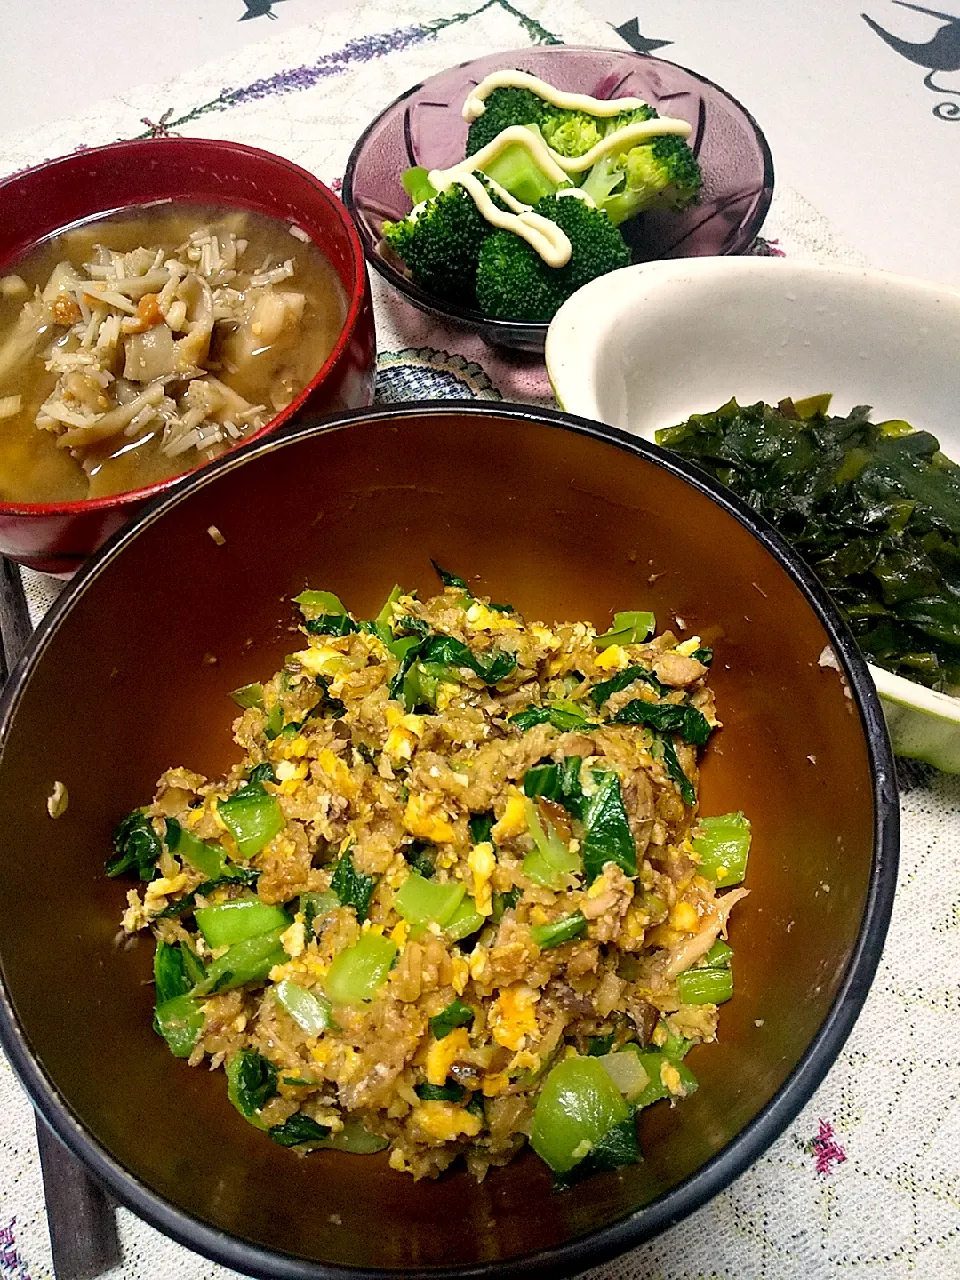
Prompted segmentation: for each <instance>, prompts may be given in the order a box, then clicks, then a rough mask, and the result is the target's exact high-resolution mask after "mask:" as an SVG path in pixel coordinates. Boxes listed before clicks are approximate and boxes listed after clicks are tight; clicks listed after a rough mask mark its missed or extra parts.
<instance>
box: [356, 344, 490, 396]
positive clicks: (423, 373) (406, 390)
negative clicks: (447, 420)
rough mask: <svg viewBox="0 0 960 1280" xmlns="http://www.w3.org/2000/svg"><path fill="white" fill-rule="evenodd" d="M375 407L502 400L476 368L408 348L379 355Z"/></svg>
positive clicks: (426, 350)
mask: <svg viewBox="0 0 960 1280" xmlns="http://www.w3.org/2000/svg"><path fill="white" fill-rule="evenodd" d="M375 399H376V403H377V404H398V403H402V402H404V401H407V400H471V399H478V400H502V399H503V396H502V395H501V394H500V392H499V391H498V390H497V388H496V387H495V386H494V385H493V383H492V382H491V381H490V379H489V377H488V376H487V375H486V373H485V372H484V371H483V369H481V368H480V366H479V365H478V364H473V363H472V362H471V361H468V360H465V359H464V358H463V356H461V355H456V354H451V353H450V352H449V351H435V350H434V349H433V348H432V347H419V348H413V347H408V348H406V349H405V350H404V351H381V352H380V355H379V357H378V359H377V386H376V397H375Z"/></svg>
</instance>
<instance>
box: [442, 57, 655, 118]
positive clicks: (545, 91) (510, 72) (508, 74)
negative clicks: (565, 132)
mask: <svg viewBox="0 0 960 1280" xmlns="http://www.w3.org/2000/svg"><path fill="white" fill-rule="evenodd" d="M494 89H529V90H530V91H531V92H532V93H535V94H536V95H537V97H538V98H542V99H543V100H544V102H549V103H550V105H551V106H552V107H561V108H563V109H564V110H566V111H586V112H588V113H589V114H590V115H592V116H604V117H606V116H616V115H619V114H620V112H621V111H638V110H639V109H640V108H641V107H648V106H649V105H650V104H649V103H648V102H644V100H643V98H591V97H590V96H589V94H586V93H565V92H564V91H563V90H562V89H555V88H554V86H553V85H552V84H548V83H547V82H546V80H541V79H540V77H539V76H533V75H531V74H530V72H529V71H517V70H516V69H515V68H510V67H505V68H504V69H503V70H502V71H492V72H491V73H490V75H488V76H486V77H485V78H484V79H483V80H481V81H480V83H479V84H478V85H477V87H476V88H475V89H471V90H470V92H469V93H468V94H467V97H466V101H465V102H464V104H463V118H464V120H476V119H477V117H478V116H482V115H483V113H484V111H485V110H486V105H485V99H486V98H488V97H489V96H490V94H491V93H493V91H494Z"/></svg>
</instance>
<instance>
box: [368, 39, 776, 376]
mask: <svg viewBox="0 0 960 1280" xmlns="http://www.w3.org/2000/svg"><path fill="white" fill-rule="evenodd" d="M501 67H517V68H519V69H520V70H521V71H529V72H532V73H533V74H534V75H537V76H540V77H541V78H542V79H544V80H547V81H549V82H550V83H551V84H555V85H556V86H557V87H559V88H562V89H567V90H571V91H574V92H579V93H589V94H592V95H593V96H594V97H597V98H623V97H636V98H643V99H645V100H646V101H647V102H649V103H651V105H653V106H655V107H656V108H657V109H658V110H659V111H660V113H661V115H669V116H675V117H677V118H679V119H681V120H686V121H688V122H689V124H690V125H691V126H692V127H693V134H692V135H691V138H690V145H691V146H692V147H693V150H694V153H695V154H696V156H697V159H698V161H699V163H700V168H701V170H702V172H703V191H702V193H701V197H700V200H699V202H698V203H697V204H696V205H694V206H693V207H692V208H690V209H687V210H686V211H684V212H683V213H646V214H643V215H642V216H641V217H639V218H633V219H630V220H629V221H628V222H626V223H624V224H623V226H622V227H621V230H622V231H623V233H624V238H625V239H626V241H627V243H628V244H629V246H630V251H631V255H632V260H633V262H635V263H637V262H651V261H653V260H654V259H659V258H696V257H716V256H718V255H721V254H730V253H744V252H745V251H746V250H747V249H748V248H749V247H750V245H751V244H752V243H753V240H754V237H755V236H756V234H757V232H758V231H759V230H760V227H761V226H762V224H763V220H764V218H765V217H766V215H767V210H768V209H769V207H770V198H771V196H772V195H773V161H772V159H771V156H770V148H769V147H768V146H767V142H766V139H765V138H764V136H763V134H762V133H761V132H760V129H759V128H758V127H757V124H756V121H755V120H754V119H753V117H752V116H751V115H750V114H749V113H748V112H747V111H746V110H745V109H744V108H743V107H742V106H741V105H740V103H739V102H737V101H736V100H735V99H734V98H731V97H730V95H729V94H728V93H725V92H724V90H723V89H720V88H719V87H718V86H717V85H715V84H711V82H710V81H709V80H705V79H704V78H703V76H698V75H695V74H694V73H693V72H692V71H687V70H686V68H685V67H678V66H675V65H674V64H673V63H672V62H664V61H663V60H662V59H660V58H651V57H649V56H647V55H644V54H638V53H628V52H624V51H623V50H619V49H617V50H614V49H593V48H576V47H573V46H569V45H562V46H549V47H547V48H534V49H516V50H514V51H513V52H506V53H495V54H490V55H489V56H488V57H485V58H477V59H475V60H474V61H472V62H464V63H462V64H461V65H460V66H458V67H451V68H450V69H449V70H447V71H442V72H440V74H439V75H435V76H431V78H430V79H429V80H425V81H424V82H423V84H418V85H414V87H413V88H412V89H408V90H407V92H406V93H404V94H402V95H401V96H400V97H399V98H397V100H396V101H395V102H393V103H391V105H390V106H389V107H387V108H386V110H384V111H382V112H381V113H380V115H379V116H377V118H376V120H374V121H373V123H372V124H371V125H370V126H369V128H368V129H367V130H366V131H365V132H364V134H363V135H362V137H361V138H360V139H359V140H358V142H357V144H356V146H355V147H354V148H353V151H352V152H351V155H350V159H349V161H348V163H347V171H346V174H345V176H344V180H343V199H344V202H345V203H346V205H347V207H348V209H349V210H350V212H351V213H352V214H353V217H354V220H355V221H356V224H357V228H358V230H359V232H360V239H361V241H362V243H363V248H364V252H365V253H366V255H367V260H368V261H369V262H370V264H371V266H373V267H374V268H375V269H376V270H377V271H379V273H380V274H381V275H382V276H383V277H384V279H385V280H387V281H388V282H389V283H390V284H392V285H393V286H394V287H395V288H397V289H399V290H400V292H401V293H402V294H403V296H404V297H405V298H407V299H408V300H409V301H410V302H412V303H413V304H414V306H416V307H419V308H420V309H421V310H422V311H426V312H428V313H430V314H431V315H434V316H436V317H437V318H438V319H440V320H442V321H444V322H445V323H450V322H453V323H455V324H460V325H463V326H466V327H467V328H469V329H471V330H473V331H475V332H478V333H479V334H480V335H481V336H482V337H483V338H484V339H486V341H487V342H490V343H492V344H494V345H495V346H503V347H514V348H516V349H519V350H522V351H538V352H542V351H543V344H544V341H545V339H546V334H547V327H548V326H547V325H546V324H519V323H515V322H512V321H509V320H491V319H489V318H488V317H486V316H484V315H482V314H481V313H480V312H479V311H474V310H471V309H469V308H467V307H458V306H455V305H453V304H451V303H448V302H444V301H442V300H441V299H438V298H435V297H433V296H432V295H431V294H429V293H427V292H426V291H425V290H423V289H421V288H420V287H419V286H418V285H416V284H414V282H413V281H412V280H410V279H409V278H408V277H407V276H406V275H405V274H404V273H403V271H402V270H401V269H400V267H399V266H398V265H397V264H396V261H395V260H394V259H392V258H391V257H389V256H386V255H385V254H384V253H383V252H382V249H381V235H380V227H381V224H382V222H383V220H384V219H385V218H389V219H391V220H396V219H398V218H402V217H403V216H404V215H405V214H406V213H408V212H409V210H410V197H409V196H408V195H407V193H406V192H405V191H404V189H403V186H402V185H401V182H400V178H401V175H402V174H403V171H404V170H405V169H408V168H410V166H411V165H423V166H424V168H426V169H442V168H446V167H447V166H449V165H451V164H456V162H457V161H458V160H462V159H463V157H464V154H465V152H466V139H467V128H468V125H467V122H466V121H465V120H464V119H463V117H462V116H461V114H460V109H461V106H462V104H463V100H464V98H465V97H466V95H467V92H468V91H469V89H471V88H472V87H473V86H474V85H476V84H479V82H480V81H481V80H482V79H483V78H484V76H487V75H489V74H490V72H491V71H496V70H498V69H500V68H501Z"/></svg>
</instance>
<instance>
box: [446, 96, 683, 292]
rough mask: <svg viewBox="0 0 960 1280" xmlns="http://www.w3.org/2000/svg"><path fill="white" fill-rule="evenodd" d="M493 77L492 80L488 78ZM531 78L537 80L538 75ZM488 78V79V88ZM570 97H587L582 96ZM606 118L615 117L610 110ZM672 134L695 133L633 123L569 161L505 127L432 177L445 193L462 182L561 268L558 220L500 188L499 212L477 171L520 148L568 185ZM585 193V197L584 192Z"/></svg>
mask: <svg viewBox="0 0 960 1280" xmlns="http://www.w3.org/2000/svg"><path fill="white" fill-rule="evenodd" d="M495 74H500V73H499V72H498V73H495ZM509 74H512V75H515V76H524V75H526V73H525V72H523V71H516V72H512V73H509ZM491 78H492V77H489V76H488V77H487V80H489V79H491ZM528 78H529V79H535V77H533V76H530V77H528ZM487 80H484V81H483V84H484V85H485V84H486V83H487ZM538 83H540V84H543V81H538ZM479 87H482V86H478V88H479ZM494 87H495V86H494ZM544 87H545V88H547V89H550V88H551V87H552V86H550V85H545V86H544ZM560 96H563V95H560ZM568 96H572V97H583V95H582V94H573V95H568ZM585 101H588V102H591V103H592V102H594V101H595V99H593V98H589V99H585ZM615 101H616V102H618V103H620V104H623V103H633V104H636V103H639V102H640V100H639V98H617V99H615ZM641 105H643V104H641ZM630 109H631V108H630V107H623V106H622V105H621V106H620V107H619V108H618V110H630ZM607 114H608V115H611V114H615V113H613V112H608V113H607ZM668 133H669V134H676V135H677V136H678V137H681V138H686V137H688V136H689V134H690V133H691V129H690V126H689V125H688V124H687V122H686V121H685V120H671V119H667V118H663V117H661V118H659V119H656V120H639V121H637V122H636V123H634V124H628V125H624V126H623V127H622V128H620V129H615V130H614V132H613V133H611V134H610V136H609V137H608V138H602V139H601V140H600V142H598V143H597V144H596V146H593V147H591V148H590V150H589V151H588V152H587V153H586V154H585V155H582V156H577V157H570V156H562V155H560V154H559V152H557V151H554V150H553V149H552V148H551V147H548V146H547V144H546V142H544V140H543V138H542V137H541V135H540V134H539V133H537V132H535V131H533V130H531V129H528V128H527V127H526V126H525V125H521V124H515V125H511V126H510V127H509V128H508V129H503V130H502V131H501V132H500V133H498V134H497V136H496V137H495V138H493V139H491V141H490V142H488V143H487V145H486V146H485V147H481V148H480V150H479V151H477V152H476V153H475V154H474V155H472V156H468V157H467V158H466V160H461V161H459V163H457V164H454V165H451V166H450V168H449V169H431V171H430V173H429V174H428V179H429V181H430V183H431V184H432V186H433V187H435V188H436V190H437V191H446V190H447V188H448V187H450V186H452V185H453V183H455V182H456V183H459V185H460V186H462V187H463V188H464V190H466V191H468V192H469V193H470V195H471V196H472V197H473V200H474V203H475V204H476V206H477V208H478V209H479V210H480V212H481V214H482V215H483V217H484V218H486V220H487V222H489V223H490V224H491V225H492V226H495V227H500V228H502V229H503V230H505V231H512V232H513V233H514V235H518V236H520V237H521V238H522V239H524V240H526V242H527V244H529V245H530V247H531V248H532V249H533V250H534V251H535V252H536V253H538V254H539V255H540V257H541V258H542V259H543V261H544V262H545V263H546V264H547V266H548V267H562V266H564V265H565V264H566V263H568V262H569V261H570V254H571V253H572V252H573V250H572V246H571V244H570V241H569V239H568V237H567V236H566V234H565V233H564V232H563V231H561V229H560V228H559V227H558V226H557V224H556V223H555V222H551V220H550V219H549V218H544V217H542V216H541V215H540V214H536V213H533V212H531V210H530V206H529V205H525V204H521V203H520V201H518V200H514V199H513V197H512V196H510V195H509V193H508V192H506V191H504V190H503V189H502V188H500V187H498V188H497V195H498V196H499V197H500V198H501V199H502V200H503V202H504V203H505V204H506V205H507V207H508V209H510V210H511V212H505V211H504V210H503V209H498V208H497V206H496V205H495V204H494V203H493V201H492V200H491V199H490V196H489V195H488V193H487V191H486V190H485V189H484V186H483V183H482V182H481V181H480V180H479V178H477V177H476V176H475V174H476V171H477V170H478V169H483V167H484V166H485V165H488V164H490V163H491V161H493V160H496V158H497V157H498V156H499V155H500V154H501V152H503V151H504V150H505V149H506V148H507V147H509V146H520V147H523V148H524V149H525V150H526V151H528V152H529V153H530V156H531V158H532V159H533V161H534V162H535V164H536V165H537V167H538V168H539V169H540V170H541V172H542V173H543V174H544V175H545V176H546V177H547V178H549V179H550V181H551V182H553V183H555V184H557V185H559V184H560V183H563V182H569V181H570V175H571V174H572V173H584V172H585V171H586V170H587V169H592V168H593V166H594V165H595V164H596V163H597V161H598V160H600V159H601V158H602V157H603V156H605V155H607V154H608V153H609V152H611V151H622V150H623V149H624V148H625V147H629V146H633V145H634V144H635V143H637V142H640V141H642V140H643V139H644V138H650V137H659V136H662V135H663V134H668ZM580 194H581V195H582V193H580ZM582 198H583V199H587V198H588V197H587V196H585V195H582Z"/></svg>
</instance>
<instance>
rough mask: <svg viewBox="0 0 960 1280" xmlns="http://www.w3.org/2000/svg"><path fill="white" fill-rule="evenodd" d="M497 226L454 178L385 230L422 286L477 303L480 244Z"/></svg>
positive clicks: (463, 302)
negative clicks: (484, 214) (445, 189)
mask: <svg viewBox="0 0 960 1280" xmlns="http://www.w3.org/2000/svg"><path fill="white" fill-rule="evenodd" d="M493 230H494V228H493V227H492V226H491V225H490V223H489V222H487V220H486V218H484V216H483V214H482V213H481V212H480V210H479V209H478V208H477V206H476V204H475V203H474V201H473V197H472V196H471V195H470V194H469V192H467V191H465V190H464V189H463V187H461V186H459V185H458V184H456V183H455V184H454V185H453V186H452V187H450V188H449V189H448V190H447V191H442V192H441V193H440V194H439V195H437V196H434V197H433V198H432V199H430V200H427V201H426V202H425V203H423V204H418V205H416V206H415V207H414V208H413V209H412V210H411V211H410V213H408V214H407V216H406V217H405V218H403V219H402V220H401V221H400V222H389V221H385V222H384V223H383V228H382V235H383V238H384V240H385V241H386V242H387V244H388V245H390V247H391V248H392V249H393V251H394V252H395V253H396V254H397V256H398V257H400V258H401V259H402V260H403V262H404V263H405V264H406V265H407V267H408V268H409V270H410V274H411V275H412V276H413V279H414V280H415V281H416V282H417V284H418V285H420V286H421V288H423V289H426V290H427V291H428V292H429V293H432V294H433V295H434V296H435V297H437V298H444V299H446V300H447V301H448V302H455V303H458V304H460V305H462V306H467V307H473V306H476V302H477V299H476V294H475V288H474V282H475V280H476V276H477V262H478V260H479V257H480V249H481V247H482V245H483V242H484V240H486V239H487V238H488V237H489V236H490V235H491V234H492V232H493Z"/></svg>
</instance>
